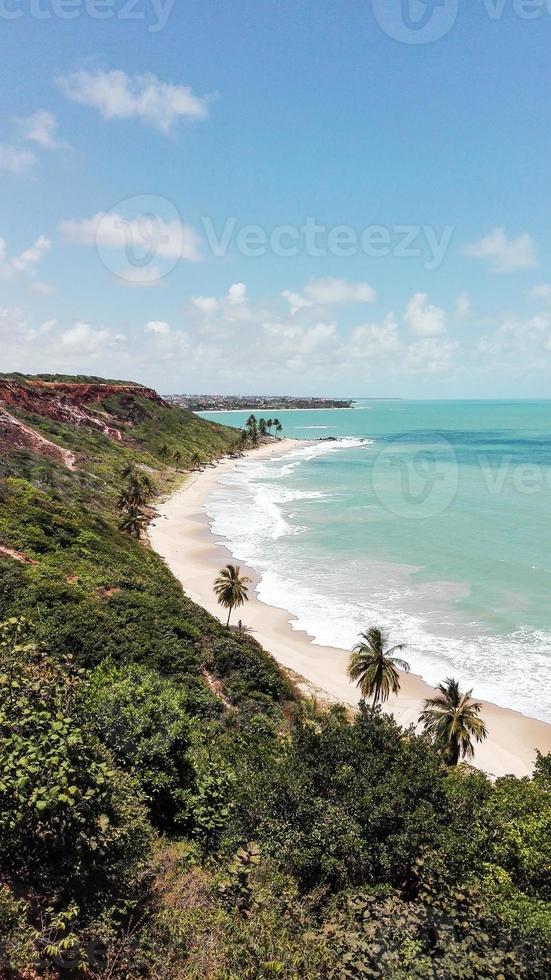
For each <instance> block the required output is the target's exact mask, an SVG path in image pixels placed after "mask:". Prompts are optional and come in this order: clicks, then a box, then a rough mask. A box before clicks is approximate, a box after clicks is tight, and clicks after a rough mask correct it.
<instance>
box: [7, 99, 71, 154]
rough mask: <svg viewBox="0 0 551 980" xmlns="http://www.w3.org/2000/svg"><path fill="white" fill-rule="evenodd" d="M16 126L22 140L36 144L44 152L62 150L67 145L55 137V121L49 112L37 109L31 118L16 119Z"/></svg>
mask: <svg viewBox="0 0 551 980" xmlns="http://www.w3.org/2000/svg"><path fill="white" fill-rule="evenodd" d="M17 124H18V127H19V133H20V136H21V138H22V139H24V140H27V141H28V142H29V143H37V144H38V145H39V146H42V147H44V149H46V150H64V149H67V147H68V143H66V142H65V141H64V140H60V139H58V137H57V120H56V118H55V116H54V115H53V114H52V113H51V112H47V111H46V110H45V109H39V110H38V112H35V113H33V115H32V116H26V117H25V118H24V119H18V120H17Z"/></svg>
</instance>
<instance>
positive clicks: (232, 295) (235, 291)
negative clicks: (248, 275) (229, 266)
mask: <svg viewBox="0 0 551 980" xmlns="http://www.w3.org/2000/svg"><path fill="white" fill-rule="evenodd" d="M246 302H247V287H246V286H245V283H243V282H236V283H235V284H234V285H233V286H230V288H229V289H228V303H229V304H230V306H243V304H244V303H246Z"/></svg>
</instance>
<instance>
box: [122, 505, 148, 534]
mask: <svg viewBox="0 0 551 980" xmlns="http://www.w3.org/2000/svg"><path fill="white" fill-rule="evenodd" d="M146 524H147V517H146V516H145V514H142V512H141V510H138V508H137V507H129V508H128V510H127V511H126V512H125V513H124V514H123V516H122V518H121V520H120V523H119V528H120V530H121V531H124V533H125V534H128V535H130V537H131V538H137V540H139V539H140V538H141V536H142V532H143V530H144V528H145V526H146Z"/></svg>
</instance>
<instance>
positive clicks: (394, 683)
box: [348, 626, 409, 707]
mask: <svg viewBox="0 0 551 980" xmlns="http://www.w3.org/2000/svg"><path fill="white" fill-rule="evenodd" d="M386 647H387V637H386V634H385V633H384V632H383V630H380V629H377V627H376V626H372V627H371V628H370V629H368V631H367V633H362V634H361V638H360V642H359V643H357V644H356V646H355V647H354V652H353V653H352V656H351V658H350V664H349V666H348V676H349V677H350V680H352V681H357V686H358V687H359V689H360V691H361V692H362V696H363V697H364V698H369V697H371V696H373V707H375V706H376V705H377V704H378V703H379V701H388V698H389V696H390V694H391V693H392V694H398V691H399V690H400V677H399V674H398V671H399V670H405V671H409V664H408V663H406V661H405V660H400V659H399V658H398V657H395V656H394V654H396V653H398V652H399V651H401V650H404V649H405V644H404V643H399V644H398V645H397V646H394V647H391V648H390V649H387V648H386Z"/></svg>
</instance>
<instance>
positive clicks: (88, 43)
mask: <svg viewBox="0 0 551 980" xmlns="http://www.w3.org/2000/svg"><path fill="white" fill-rule="evenodd" d="M403 3H404V4H405V5H407V3H408V0H403ZM401 4H402V0H363V2H360V0H346V2H341V3H338V4H335V3H334V2H330V0H317V2H313V0H296V2H284V0H261V2H259V0H234V2H233V3H231V4H229V3H227V2H226V3H222V2H209V0H202V2H187V0H176V3H175V4H174V5H173V6H172V5H171V0H156V3H154V2H153V0H138V2H133V0H132V3H130V4H129V3H128V0H1V2H0V64H1V66H2V70H1V88H0V98H1V110H2V111H1V124H0V195H1V210H0V240H1V241H0V343H1V345H2V355H3V356H2V358H1V369H2V370H22V371H33V372H39V371H55V370H59V371H71V372H75V373H90V374H102V375H107V376H111V377H113V376H121V377H126V378H134V379H136V380H140V381H143V382H146V383H149V384H151V385H154V386H155V387H157V388H159V389H160V390H161V391H164V392H171V391H188V390H194V391H225V392H233V391H241V392H244V391H250V392H254V391H256V392H258V391H267V392H289V393H320V394H324V393H327V394H342V395H346V394H353V395H376V396H382V395H393V396H396V395H404V396H407V397H435V398H440V397H538V396H540V397H542V396H547V395H548V394H549V388H548V378H549V368H550V367H551V254H550V245H551V225H550V220H549V218H550V214H549V212H550V196H549V189H548V185H549V177H548V172H549V160H550V158H551V126H550V115H551V103H550V100H549V81H550V74H551V68H550V65H551V61H550V58H549V51H550V46H551V12H549V11H548V10H547V7H548V6H549V7H550V8H551V4H547V3H546V2H544V0H542V3H541V6H538V0H524V2H522V0H469V2H467V0H463V2H461V0H444V6H443V7H440V8H435V9H432V2H431V3H429V4H428V5H427V4H426V3H425V0H423V2H421V0H409V12H410V14H411V16H412V18H413V22H415V20H416V19H417V27H419V24H420V23H421V20H420V18H423V17H425V18H426V19H427V23H428V28H427V29H428V30H433V31H435V32H436V33H437V34H439V33H440V34H441V36H439V37H438V38H437V39H436V40H433V41H431V42H430V43H429V42H428V41H427V37H426V31H425V30H424V29H418V30H413V29H410V28H408V27H407V25H404V21H403V13H402V10H403V8H402V7H401ZM381 5H382V6H381ZM381 11H382V13H381ZM99 13H102V14H103V15H104V16H105V19H98V14H99ZM68 15H74V17H73V19H67V17H68ZM435 18H443V19H441V20H440V21H439V20H437V19H435ZM404 33H405V36H406V40H407V42H408V43H404ZM391 35H395V36H391ZM396 35H398V37H401V38H402V39H401V40H396ZM426 41H427V43H425V42H426ZM410 42H415V43H410ZM306 221H308V223H309V224H308V227H309V229H310V230H309V231H308V230H307V229H306V227H305V222H306ZM314 225H316V226H317V231H316V236H315V237H312V235H313V233H312V227H313V226H314ZM224 228H225V229H226V233H227V237H228V243H227V247H225V248H220V249H219V250H218V251H219V252H221V253H223V254H215V253H214V252H213V247H212V240H213V236H214V237H219V235H220V234H221V232H222V230H223V229H224ZM362 235H363V238H362ZM364 246H365V247H364ZM253 253H255V254H253ZM282 253H283V254H282ZM285 253H289V254H285ZM409 253H412V254H409Z"/></svg>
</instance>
